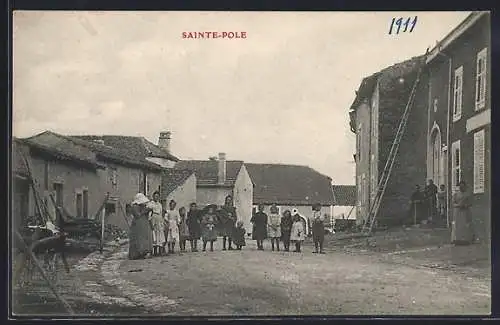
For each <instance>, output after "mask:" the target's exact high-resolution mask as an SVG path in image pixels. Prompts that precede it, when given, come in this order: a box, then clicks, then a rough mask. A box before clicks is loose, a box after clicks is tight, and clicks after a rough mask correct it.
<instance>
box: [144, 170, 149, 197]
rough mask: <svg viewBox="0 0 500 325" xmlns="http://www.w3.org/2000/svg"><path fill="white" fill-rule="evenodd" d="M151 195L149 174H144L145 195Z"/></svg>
mask: <svg viewBox="0 0 500 325" xmlns="http://www.w3.org/2000/svg"><path fill="white" fill-rule="evenodd" d="M148 194H149V182H148V174H147V173H144V195H148Z"/></svg>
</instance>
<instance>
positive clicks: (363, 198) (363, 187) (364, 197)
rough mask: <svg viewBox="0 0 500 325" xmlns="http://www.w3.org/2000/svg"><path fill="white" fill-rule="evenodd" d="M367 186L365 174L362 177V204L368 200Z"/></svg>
mask: <svg viewBox="0 0 500 325" xmlns="http://www.w3.org/2000/svg"><path fill="white" fill-rule="evenodd" d="M367 192H368V191H367V187H366V175H365V174H363V176H362V177H361V198H362V200H361V204H362V205H366V203H367V202H366V201H367V197H368V196H367V194H368V193H367Z"/></svg>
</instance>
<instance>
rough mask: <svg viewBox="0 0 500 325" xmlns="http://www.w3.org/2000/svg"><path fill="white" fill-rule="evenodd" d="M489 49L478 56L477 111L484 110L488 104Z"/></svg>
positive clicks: (485, 49)
mask: <svg viewBox="0 0 500 325" xmlns="http://www.w3.org/2000/svg"><path fill="white" fill-rule="evenodd" d="M487 54H488V48H484V49H483V50H481V51H480V52H479V53H478V54H477V64H476V111H478V110H480V109H482V108H484V106H485V104H486V72H487V70H486V69H487V68H486V67H487V60H486V55H487Z"/></svg>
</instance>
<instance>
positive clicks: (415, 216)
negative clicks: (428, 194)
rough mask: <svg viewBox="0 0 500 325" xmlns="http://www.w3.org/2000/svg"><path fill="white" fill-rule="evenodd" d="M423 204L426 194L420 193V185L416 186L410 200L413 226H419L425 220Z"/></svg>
mask: <svg viewBox="0 0 500 325" xmlns="http://www.w3.org/2000/svg"><path fill="white" fill-rule="evenodd" d="M423 203H424V193H422V191H420V186H419V185H415V191H414V192H413V193H412V195H411V198H410V216H411V220H412V221H411V222H412V223H413V224H417V223H419V222H421V221H422V219H423V216H422V214H423V213H422V212H423V209H422V207H423Z"/></svg>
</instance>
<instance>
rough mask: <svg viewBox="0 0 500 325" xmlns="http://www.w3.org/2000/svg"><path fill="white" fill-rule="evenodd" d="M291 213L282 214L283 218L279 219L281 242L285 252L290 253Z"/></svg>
mask: <svg viewBox="0 0 500 325" xmlns="http://www.w3.org/2000/svg"><path fill="white" fill-rule="evenodd" d="M292 224H293V220H292V213H291V212H290V210H286V211H285V212H283V218H281V240H282V241H283V245H284V246H285V252H288V251H290V233H291V232H292Z"/></svg>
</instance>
